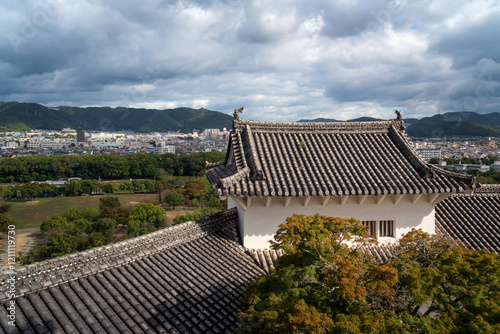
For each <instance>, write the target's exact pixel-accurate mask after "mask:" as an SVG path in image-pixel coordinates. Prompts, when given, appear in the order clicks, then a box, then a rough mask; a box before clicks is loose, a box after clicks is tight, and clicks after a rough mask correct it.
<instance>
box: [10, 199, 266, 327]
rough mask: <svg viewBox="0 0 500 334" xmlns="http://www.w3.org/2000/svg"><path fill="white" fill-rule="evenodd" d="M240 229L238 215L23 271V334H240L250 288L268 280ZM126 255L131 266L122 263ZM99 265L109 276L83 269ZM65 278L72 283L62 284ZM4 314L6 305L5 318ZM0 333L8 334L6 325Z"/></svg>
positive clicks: (20, 303) (233, 213)
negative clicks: (244, 293)
mask: <svg viewBox="0 0 500 334" xmlns="http://www.w3.org/2000/svg"><path fill="white" fill-rule="evenodd" d="M236 224H237V211H236V210H235V209H233V210H227V211H225V212H224V213H221V214H217V215H215V216H210V217H207V218H206V219H203V220H200V221H198V222H196V223H194V222H190V223H185V224H181V225H178V226H174V227H172V228H168V229H165V230H161V231H158V232H155V233H151V234H149V235H146V236H143V237H139V238H136V239H133V240H129V241H127V242H122V243H119V244H115V245H112V246H106V247H101V248H97V249H94V250H92V251H88V252H82V253H78V254H75V255H71V256H69V257H63V258H57V259H54V260H49V261H45V262H43V263H38V264H36V265H31V266H27V267H25V268H22V269H21V270H20V271H19V275H18V276H19V280H20V281H19V284H20V285H21V286H22V287H24V288H26V291H25V292H21V293H20V295H19V296H18V297H17V298H16V302H17V305H18V308H19V309H18V310H17V313H18V314H19V316H18V318H17V324H18V330H19V331H20V332H23V333H29V332H58V331H59V332H61V333H76V332H79V333H85V332H87V333H92V332H96V333H97V332H99V333H101V332H109V333H144V332H165V333H166V332H168V333H190V332H192V333H197V332H200V333H201V332H202V333H208V332H214V333H221V332H231V331H234V330H235V329H236V328H237V326H238V321H237V317H236V312H237V311H238V310H239V306H240V298H241V297H242V291H243V289H244V287H245V286H246V285H247V284H248V283H249V282H250V281H251V280H253V279H255V278H257V277H259V276H261V275H264V274H265V272H264V271H263V270H262V269H260V267H258V266H257V265H256V264H255V263H254V262H253V260H252V259H251V257H249V256H248V255H247V253H245V250H244V249H243V247H242V246H241V245H240V243H239V239H238V234H237V226H236ZM152 245H154V246H155V247H151V246H152ZM139 249H141V250H148V251H147V252H146V251H144V252H143V253H144V254H147V255H138V254H140V252H138V250H139ZM124 254H125V255H127V256H129V257H130V259H131V260H130V261H125V263H121V262H120V261H116V258H120V259H122V258H124V257H123V255H124ZM69 259H70V261H71V263H72V266H71V267H68V266H67V263H68V260H69ZM96 262H101V267H102V269H103V270H102V271H100V272H95V271H93V270H84V268H86V267H88V268H92V264H94V263H96ZM66 273H68V274H70V275H69V276H70V277H71V279H70V280H68V279H62V280H61V277H64V276H65V275H66ZM74 273H77V277H76V279H75V278H73V275H74ZM55 276H59V277H60V279H59V281H55V280H54V282H53V283H52V281H51V285H52V286H51V287H49V288H47V287H44V286H43V284H40V283H39V282H44V281H49V280H50V277H55ZM1 287H2V288H5V285H3V286H1ZM0 302H1V301H0ZM5 311H6V309H5V306H2V308H1V309H0V312H1V313H0V316H1V315H2V314H3V313H5ZM226 319H229V320H227V321H226V322H224V321H222V320H226ZM0 326H1V329H2V331H8V328H7V327H6V326H7V324H5V323H4V321H2V322H0Z"/></svg>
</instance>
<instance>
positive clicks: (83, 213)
mask: <svg viewBox="0 0 500 334" xmlns="http://www.w3.org/2000/svg"><path fill="white" fill-rule="evenodd" d="M63 217H65V218H66V219H67V220H68V222H72V221H76V220H78V219H86V220H89V221H95V220H96V219H97V218H98V217H99V211H97V210H96V209H95V208H81V209H74V208H72V209H69V210H68V211H66V212H65V213H64V214H63Z"/></svg>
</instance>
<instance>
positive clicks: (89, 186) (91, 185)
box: [80, 180, 99, 195]
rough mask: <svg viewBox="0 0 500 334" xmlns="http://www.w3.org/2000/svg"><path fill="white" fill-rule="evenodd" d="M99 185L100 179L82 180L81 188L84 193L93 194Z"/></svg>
mask: <svg viewBox="0 0 500 334" xmlns="http://www.w3.org/2000/svg"><path fill="white" fill-rule="evenodd" d="M98 185H99V181H97V180H82V181H81V183H80V188H81V189H80V190H81V192H82V194H89V195H92V193H93V192H94V190H96V189H97V186H98Z"/></svg>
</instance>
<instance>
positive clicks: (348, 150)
mask: <svg viewBox="0 0 500 334" xmlns="http://www.w3.org/2000/svg"><path fill="white" fill-rule="evenodd" d="M205 171H206V174H207V177H208V179H209V181H210V183H211V184H212V187H213V188H214V190H215V191H217V192H218V193H219V194H220V195H222V196H243V197H247V196H249V197H253V196H278V197H297V196H330V195H331V196H342V195H382V194H420V193H444V192H460V191H462V190H464V189H467V188H469V187H473V184H474V179H473V177H471V176H466V175H462V174H457V173H451V172H448V171H445V170H441V169H438V168H436V167H434V166H432V165H430V164H428V163H426V162H425V161H424V160H423V159H422V158H421V157H420V156H419V155H418V153H417V152H416V151H415V150H414V149H413V147H412V145H411V143H410V142H409V140H408V138H407V137H406V133H405V132H404V125H403V123H402V121H399V120H395V121H386V122H360V123H273V122H254V121H244V120H241V119H240V118H238V119H235V121H234V125H233V130H232V132H231V136H230V142H229V145H228V152H227V154H226V158H225V161H223V162H221V163H216V164H208V165H207V167H206V169H205Z"/></svg>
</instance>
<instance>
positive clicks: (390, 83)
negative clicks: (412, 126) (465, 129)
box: [0, 0, 500, 121]
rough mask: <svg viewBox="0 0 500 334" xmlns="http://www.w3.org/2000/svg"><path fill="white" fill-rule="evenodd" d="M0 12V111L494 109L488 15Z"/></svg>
mask: <svg viewBox="0 0 500 334" xmlns="http://www.w3.org/2000/svg"><path fill="white" fill-rule="evenodd" d="M0 10H1V11H2V13H3V14H2V16H3V17H2V20H1V21H0V29H1V31H2V36H3V37H2V39H0V100H4V101H5V100H17V101H21V100H23V101H32V102H39V103H44V104H48V105H62V104H65V105H76V106H86V105H110V106H134V107H148V108H172V107H178V106H187V107H196V108H199V107H205V108H209V109H213V110H220V111H223V112H226V113H230V112H231V111H232V110H233V109H234V108H237V107H240V106H244V107H245V109H246V112H245V115H246V116H245V117H247V118H253V119H267V120H280V121H294V120H297V119H301V118H313V117H331V118H341V119H342V118H349V117H358V116H363V115H365V116H367V115H369V116H374V117H387V118H388V117H393V114H392V113H393V109H394V108H403V109H404V110H405V111H406V115H408V116H411V115H415V116H425V115H427V114H433V113H437V112H445V111H452V110H472V109H473V110H477V111H479V112H484V111H494V110H495V108H498V106H499V101H500V96H499V95H500V93H499V92H500V87H499V80H500V75H499V71H498V68H499V63H500V60H499V57H500V47H499V46H498V45H500V43H497V42H496V40H497V39H498V38H497V37H496V35H497V31H499V29H498V28H499V23H498V22H499V18H500V17H499V13H500V10H499V7H498V4H497V2H495V1H490V2H472V3H471V2H457V1H449V2H448V1H439V2H433V1H422V2H409V1H408V2H407V1H405V0H389V1H384V0H377V1H373V2H370V3H369V4H367V2H365V1H360V0H359V1H345V0H338V1H330V0H329V1H326V0H325V1H315V2H310V1H302V0H301V1H298V0H296V1H255V0H254V1H243V0H241V1H229V0H226V1H217V0H211V1H201V0H200V1H185V0H179V1H160V0H149V1H141V2H138V1H132V0H126V1H104V0H86V1H78V2H72V1H67V0H40V1H36V2H35V1H18V2H7V3H2V4H0ZM478 87H479V88H478ZM457 108H458V109H457ZM334 116H335V117H334Z"/></svg>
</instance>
